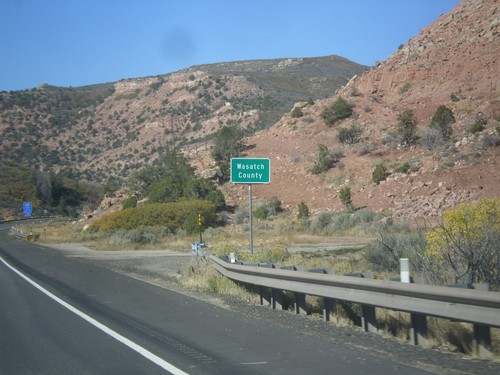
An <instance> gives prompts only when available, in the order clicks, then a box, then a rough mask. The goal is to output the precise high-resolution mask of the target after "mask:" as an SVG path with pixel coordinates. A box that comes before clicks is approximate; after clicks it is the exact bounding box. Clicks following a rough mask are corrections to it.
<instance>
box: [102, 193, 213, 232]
mask: <svg viewBox="0 0 500 375" xmlns="http://www.w3.org/2000/svg"><path fill="white" fill-rule="evenodd" d="M200 211H201V212H202V215H203V226H204V227H209V226H215V225H216V222H217V215H216V212H215V205H214V204H213V203H212V202H209V201H202V200H192V201H180V202H174V203H156V204H146V205H144V206H141V207H136V208H129V209H127V210H122V211H117V212H113V213H111V214H109V215H106V216H104V217H102V218H100V219H98V220H97V221H96V222H95V223H94V224H93V225H92V226H93V227H94V228H96V229H101V230H103V231H105V232H110V231H116V230H118V229H125V230H131V229H134V228H139V227H141V226H151V227H164V228H167V230H168V231H170V232H172V233H174V232H176V231H178V230H180V229H182V230H185V231H186V232H187V233H193V232H195V231H196V230H198V213H199V212H200Z"/></svg>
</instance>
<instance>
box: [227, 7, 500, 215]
mask: <svg viewBox="0 0 500 375" xmlns="http://www.w3.org/2000/svg"><path fill="white" fill-rule="evenodd" d="M499 24H500V7H499V4H498V1H495V0H473V1H472V0H471V1H463V2H462V3H460V4H459V5H458V6H457V7H456V8H455V9H454V10H453V11H452V12H450V13H449V14H445V15H442V16H441V17H440V18H439V19H437V20H436V21H435V22H434V23H433V24H432V25H430V26H428V27H426V28H425V29H423V30H422V31H421V32H420V33H419V34H418V35H417V36H415V37H414V38H412V39H411V40H410V41H409V42H408V44H406V45H403V46H400V48H399V49H398V50H397V51H396V52H395V53H394V54H393V55H392V56H390V57H389V58H388V59H387V61H385V62H383V63H381V64H380V65H378V66H376V67H374V68H372V69H370V70H369V71H367V72H365V73H364V74H362V75H360V76H358V77H356V78H354V79H352V80H351V81H350V82H349V83H348V84H347V85H345V86H344V87H343V88H342V89H340V90H338V92H337V93H336V95H335V96H333V97H332V98H329V99H324V100H318V101H316V102H315V104H314V105H313V106H306V105H305V103H298V104H297V105H298V106H300V107H302V112H303V116H302V117H300V118H294V117H292V116H291V114H290V113H289V114H287V115H285V116H284V117H283V118H281V119H280V121H278V122H277V123H276V124H275V125H274V126H273V127H271V128H270V129H266V130H263V131H261V132H258V133H257V134H255V135H254V136H253V137H251V138H249V139H248V144H249V145H253V146H254V147H253V148H252V149H251V152H249V153H248V155H249V156H253V157H257V156H258V157H270V158H271V163H272V177H271V181H272V183H271V184H270V185H265V186H257V187H256V188H255V189H254V192H255V195H256V196H257V197H260V198H262V199H270V198H271V197H272V196H277V197H278V198H279V199H281V200H282V201H283V202H284V204H285V205H286V206H288V207H289V208H290V209H296V207H297V205H298V204H299V203H300V202H301V201H304V202H306V203H307V204H308V205H309V207H310V208H312V209H313V210H324V209H328V210H338V209H342V208H343V206H342V203H341V202H340V197H339V192H340V189H341V188H343V187H345V186H347V187H349V188H350V189H351V192H352V198H353V203H354V206H356V207H358V208H359V207H366V208H368V209H372V210H384V211H389V212H392V213H393V214H394V216H395V217H403V218H410V219H413V218H414V219H419V220H422V219H424V218H436V217H438V216H440V215H441V212H442V210H443V209H447V208H451V207H454V206H455V205H456V204H457V203H459V202H463V201H474V200H476V199H478V198H480V197H485V196H498V194H499V191H500V167H499V161H500V160H499V151H500V147H499V144H500V140H499V136H500V126H499V125H500V96H499V88H500V74H499V72H500V26H499ZM339 97H342V98H345V99H346V100H347V101H348V102H349V103H350V104H351V105H352V108H353V115H352V116H350V117H349V118H347V119H344V120H341V121H339V122H337V123H335V125H333V126H328V125H326V124H325V121H324V120H323V118H322V112H323V111H324V109H325V108H327V107H329V106H331V104H332V103H334V101H335V100H336V99H337V98H339ZM440 105H444V106H446V107H447V108H448V109H450V110H451V111H452V113H453V116H454V117H455V120H456V121H455V122H454V123H453V124H452V125H451V126H452V134H451V139H449V140H445V139H442V138H440V137H437V136H436V134H435V132H433V131H432V129H430V128H429V124H430V122H431V119H432V116H433V115H434V113H435V112H436V110H437V108H438V107H439V106H440ZM405 110H411V111H413V114H414V119H415V120H416V123H417V136H418V138H417V139H416V141H415V143H414V144H411V145H410V144H409V145H405V144H404V143H403V142H402V140H401V137H400V134H399V133H398V116H399V115H400V114H401V113H402V112H403V111H405ZM353 127H354V128H355V129H358V130H357V131H358V132H359V133H360V135H359V136H358V139H357V140H356V142H353V143H352V144H349V143H348V142H347V143H346V142H344V143H342V142H340V141H339V132H340V131H341V130H342V129H352V128H353ZM482 128H484V130H481V129H482ZM320 144H324V145H326V146H327V147H328V148H329V150H330V152H331V154H332V155H335V158H336V160H337V163H336V164H335V166H334V168H332V169H330V170H328V171H327V172H325V173H322V174H319V175H313V174H312V173H311V172H310V171H311V168H312V166H313V165H314V163H315V159H316V151H317V149H318V146H319V145H320ZM380 163H383V164H384V166H385V168H386V174H387V175H388V176H387V179H386V180H385V181H382V182H380V183H379V184H375V183H374V182H373V181H372V173H373V170H374V167H375V165H377V164H380ZM246 194H247V193H246V190H245V187H244V186H234V187H231V188H230V189H228V196H231V197H232V199H233V201H234V202H244V201H245V200H246V199H247V198H246Z"/></svg>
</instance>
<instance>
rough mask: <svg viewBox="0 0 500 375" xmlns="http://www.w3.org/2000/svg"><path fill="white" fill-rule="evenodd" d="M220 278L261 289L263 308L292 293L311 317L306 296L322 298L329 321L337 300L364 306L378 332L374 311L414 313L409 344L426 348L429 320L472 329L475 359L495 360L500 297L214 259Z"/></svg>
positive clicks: (365, 320)
mask: <svg viewBox="0 0 500 375" xmlns="http://www.w3.org/2000/svg"><path fill="white" fill-rule="evenodd" d="M209 258H210V260H211V261H212V265H213V266H214V268H215V269H216V270H217V271H218V272H220V273H221V274H222V275H224V276H226V277H228V278H230V279H232V280H235V281H238V282H242V283H245V284H250V285H254V286H257V287H258V291H259V295H260V301H261V304H264V302H267V303H268V304H269V305H270V306H271V307H272V308H282V307H283V305H282V297H283V291H288V292H293V293H294V310H295V312H296V313H298V314H307V306H306V302H305V301H306V299H305V296H306V295H313V296H319V297H323V302H324V303H323V319H324V320H325V321H328V320H329V316H330V313H331V312H332V311H335V306H336V302H337V301H347V302H353V303H358V304H360V305H361V317H360V318H361V326H362V328H363V329H364V330H365V331H370V332H375V331H377V321H376V311H375V308H376V307H382V308H386V309H392V310H398V311H405V312H408V313H410V317H411V319H410V320H411V321H410V326H411V330H410V340H411V341H412V343H413V344H415V345H421V346H427V322H426V316H435V317H440V318H445V319H450V320H454V321H461V322H468V323H472V324H473V347H474V352H475V354H476V355H478V356H480V357H483V358H487V357H490V356H491V351H490V350H491V334H490V327H497V328H500V293H495V292H488V291H479V290H469V289H460V288H447V287H438V286H430V285H419V284H409V283H400V282H394V281H385V280H373V279H366V278H359V277H352V276H339V275H330V274H324V273H312V272H300V271H293V270H285V269H278V268H277V269H273V268H266V267H252V266H245V265H242V264H232V263H228V262H225V261H223V260H221V259H219V258H217V257H215V256H212V255H210V256H209Z"/></svg>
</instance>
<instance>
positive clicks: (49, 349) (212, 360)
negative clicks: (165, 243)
mask: <svg viewBox="0 0 500 375" xmlns="http://www.w3.org/2000/svg"><path fill="white" fill-rule="evenodd" d="M0 257H1V259H2V260H3V261H0V373H1V374H68V373H74V374H113V373H120V374H129V373H130V374H139V373H140V374H155V373H168V371H167V370H165V367H163V368H162V367H161V365H162V363H167V365H168V366H172V367H171V371H170V372H172V373H175V371H176V370H175V369H179V371H180V372H179V373H182V372H185V373H189V374H231V375H234V374H374V375H377V374H426V373H439V372H426V371H424V370H422V368H416V367H411V366H407V365H405V364H402V363H404V361H398V362H395V361H394V360H392V359H391V358H388V357H387V356H379V355H377V351H376V350H374V351H373V353H371V352H369V351H366V350H365V349H356V348H353V347H352V346H344V345H342V344H341V343H332V342H331V341H329V340H326V339H325V338H322V337H317V336H314V335H305V334H297V332H296V331H294V330H291V329H290V330H289V329H287V328H286V327H283V326H282V325H276V324H273V323H272V322H267V321H265V320H259V319H255V318H252V317H248V316H246V317H244V318H243V317H242V316H241V315H239V314H238V313H236V312H234V311H229V310H227V309H223V308H220V307H217V306H214V305H212V304H209V303H206V302H203V301H199V300H197V299H193V298H190V297H188V296H186V295H184V294H179V293H176V292H173V291H171V290H168V289H165V288H160V287H158V286H154V285H151V284H149V283H144V282H142V281H139V280H136V279H132V278H129V277H127V276H125V275H121V274H118V273H115V272H113V271H111V270H109V269H107V268H104V267H100V266H98V265H97V264H95V263H89V262H83V261H80V260H78V259H75V258H69V257H65V256H64V255H63V254H62V253H61V252H59V251H57V250H52V249H47V248H44V247H41V246H37V245H36V244H31V243H27V242H25V241H19V240H17V239H15V238H12V237H10V236H8V235H7V231H5V230H2V228H1V227H0ZM5 263H7V265H6V264H5ZM11 267H12V268H14V269H15V270H13V269H11ZM16 270H17V272H20V273H22V274H23V275H25V276H26V277H27V278H29V279H30V280H32V282H33V283H36V284H37V285H39V286H40V288H44V289H45V290H46V293H44V292H43V291H41V290H40V289H37V288H36V287H35V286H34V285H33V284H32V283H30V282H29V281H27V280H26V279H24V278H23V277H22V276H20V275H19V274H18V273H17V272H16ZM47 293H51V294H53V295H54V296H56V298H59V299H61V300H62V301H64V302H63V303H67V304H68V305H67V306H63V305H61V304H60V303H59V302H56V301H54V299H53V298H49V296H48V295H47ZM68 306H71V308H72V309H74V310H75V311H78V312H81V315H77V314H76V313H75V312H74V311H70V310H69V309H68ZM82 316H84V317H85V316H86V317H89V319H92V320H95V321H96V322H97V324H98V325H102V327H105V329H104V330H103V328H102V327H101V328H99V327H100V326H98V327H96V325H95V324H91V323H89V322H88V321H87V320H85V319H84V318H82ZM105 331H106V332H105ZM108 331H109V332H113V333H115V334H116V335H115V336H114V337H113V336H110V334H109V332H108ZM116 337H118V338H123V340H122V341H119V339H117V338H116ZM123 341H125V342H126V343H129V344H126V343H124V342H123ZM130 343H131V344H130ZM162 361H163V362H162ZM166 368H169V367H166ZM172 369H174V370H172ZM181 371H182V372H181Z"/></svg>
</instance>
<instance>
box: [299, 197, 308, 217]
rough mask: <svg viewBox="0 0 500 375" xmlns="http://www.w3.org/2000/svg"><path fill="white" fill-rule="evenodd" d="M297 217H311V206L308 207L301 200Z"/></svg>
mask: <svg viewBox="0 0 500 375" xmlns="http://www.w3.org/2000/svg"><path fill="white" fill-rule="evenodd" d="M297 217H298V218H299V219H307V218H308V217H309V207H307V204H305V202H304V201H302V202H300V203H299V205H298V214H297Z"/></svg>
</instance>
